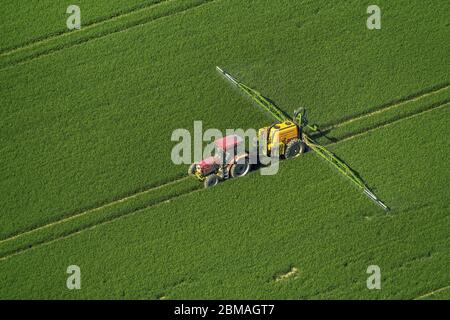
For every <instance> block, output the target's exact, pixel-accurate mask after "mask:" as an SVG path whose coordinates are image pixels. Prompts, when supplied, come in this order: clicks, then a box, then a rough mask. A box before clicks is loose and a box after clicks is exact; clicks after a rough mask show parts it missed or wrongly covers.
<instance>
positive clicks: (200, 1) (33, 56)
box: [0, 0, 220, 71]
mask: <svg viewBox="0 0 450 320" xmlns="http://www.w3.org/2000/svg"><path fill="white" fill-rule="evenodd" d="M175 1H177V0H165V1H162V2H158V3H157V4H154V5H152V6H149V7H146V8H143V9H140V10H137V11H133V12H129V13H127V14H124V15H121V16H118V17H114V18H111V19H108V20H105V21H103V22H99V23H96V24H91V25H90V26H89V27H86V28H82V29H80V30H79V31H72V32H69V33H63V34H61V35H59V36H56V37H53V38H49V39H46V40H42V41H41V42H40V43H39V44H41V45H44V44H46V43H47V42H51V41H57V40H59V39H64V38H66V37H70V36H71V35H74V36H78V35H80V36H81V38H79V39H75V40H74V41H69V42H67V43H64V44H62V45H61V44H58V43H55V44H54V45H53V46H52V47H50V48H47V49H45V50H42V51H37V52H30V53H29V54H27V55H24V56H23V57H19V58H17V59H13V60H12V61H6V62H5V61H1V59H0V71H1V70H5V69H10V68H13V67H15V66H18V65H22V64H25V63H28V62H30V61H34V60H37V59H40V58H43V57H46V56H49V55H52V54H54V53H57V52H59V51H62V50H64V49H68V48H72V47H76V46H81V45H84V44H86V43H88V42H91V41H94V40H98V39H102V38H105V37H108V36H110V35H114V34H118V33H122V32H126V31H129V30H131V29H133V28H137V27H141V26H144V25H147V24H149V23H153V22H155V21H158V20H162V19H166V18H170V17H172V16H176V15H180V14H183V13H186V12H188V11H191V10H193V9H196V8H199V7H201V6H204V5H207V4H211V3H214V2H217V1H220V0H190V1H192V3H191V4H190V5H188V6H187V7H186V8H184V9H183V6H185V4H182V5H181V7H178V6H176V7H174V8H169V9H168V10H169V12H168V13H167V14H161V15H156V16H154V17H152V16H151V13H150V14H149V16H147V17H144V18H143V17H141V18H138V19H137V20H136V21H133V22H127V20H125V21H123V22H122V23H125V24H126V25H125V26H122V27H119V28H116V29H115V28H114V26H110V27H109V29H108V30H106V31H98V34H94V35H91V36H84V37H83V35H82V34H81V33H82V32H89V31H91V30H94V29H95V27H97V26H102V25H103V24H107V23H111V22H114V21H116V20H120V19H126V18H127V17H129V16H130V15H132V14H136V13H140V12H143V11H151V10H153V9H155V8H157V7H159V6H163V5H170V4H172V3H176V2H175ZM170 9H172V10H170ZM130 21H132V20H130ZM127 23H128V24H127ZM86 30H87V31H86ZM39 44H35V45H31V46H25V47H23V48H18V49H15V51H14V52H11V53H9V54H3V55H0V58H5V57H8V56H10V55H13V54H14V53H20V52H21V51H24V50H26V49H33V48H36V50H39Z"/></svg>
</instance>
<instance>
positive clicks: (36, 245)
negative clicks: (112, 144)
mask: <svg viewBox="0 0 450 320" xmlns="http://www.w3.org/2000/svg"><path fill="white" fill-rule="evenodd" d="M202 190H203V189H200V188H199V189H196V190H192V191H189V192H185V193H181V194H178V195H176V196H173V197H171V198H169V199H166V200H163V201H160V202H157V203H155V204H152V205H149V206H145V207H142V208H139V209H136V210H133V211H131V212H128V213H125V214H122V215H120V216H117V217H114V218H112V219H108V220H104V221H102V222H100V223H95V224H92V225H90V226H88V227H83V228H80V229H79V230H76V231H74V232H70V233H67V234H66V235H63V236H61V237H56V238H54V239H51V240H46V241H42V242H39V243H34V244H32V245H31V246H29V247H27V248H23V249H19V250H16V251H13V252H11V253H8V254H6V255H3V256H0V262H1V261H5V260H7V259H9V258H11V257H14V256H17V255H19V254H21V253H24V252H26V251H29V250H32V249H35V248H39V247H41V246H45V245H49V244H52V243H54V242H57V241H60V240H64V239H68V238H71V237H73V236H76V235H78V234H81V233H83V232H85V231H89V230H92V229H95V228H97V227H99V226H102V225H106V224H110V223H112V222H114V221H116V220H119V219H123V218H128V217H131V216H134V215H136V214H138V213H140V212H142V211H144V210H147V209H149V208H156V207H159V206H160V205H163V204H165V203H167V202H170V201H172V200H175V199H178V198H182V197H185V196H188V195H191V194H193V193H197V192H199V191H202Z"/></svg>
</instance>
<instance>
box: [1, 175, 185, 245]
mask: <svg viewBox="0 0 450 320" xmlns="http://www.w3.org/2000/svg"><path fill="white" fill-rule="evenodd" d="M188 178H189V177H182V178H178V179H174V180H170V181H168V182H166V183H163V184H160V185H157V186H154V187H151V188H147V189H144V190H142V191H139V192H137V193H132V194H130V195H128V196H126V197H123V198H119V199H117V200H114V201H111V202H107V203H105V204H102V205H101V206H97V207H93V208H90V209H87V210H83V211H81V212H77V213H75V214H69V215H67V214H65V215H64V216H65V217H64V218H62V219H58V220H54V221H52V222H49V223H46V224H43V225H40V226H37V227H33V228H31V229H29V230H25V231H23V232H20V233H17V234H12V235H10V236H8V237H6V238H3V239H1V240H0V245H1V244H2V243H5V242H8V241H13V240H15V239H17V238H19V237H22V236H24V235H27V234H30V233H34V232H37V231H40V230H43V229H47V228H50V227H52V226H56V225H58V224H62V223H64V222H67V221H70V220H73V219H75V218H79V217H82V216H85V215H87V214H89V213H93V212H96V211H99V210H102V209H106V208H109V207H112V206H114V205H116V204H120V203H123V202H125V201H128V200H131V199H135V198H137V197H139V196H142V195H145V194H148V193H150V192H153V191H156V190H158V189H162V188H164V187H167V186H170V185H173V184H175V183H178V182H182V181H184V180H187V179H188Z"/></svg>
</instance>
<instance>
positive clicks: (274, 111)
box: [216, 67, 291, 122]
mask: <svg viewBox="0 0 450 320" xmlns="http://www.w3.org/2000/svg"><path fill="white" fill-rule="evenodd" d="M216 68H217V70H218V71H219V72H220V73H221V74H222V75H223V76H224V77H225V78H226V79H227V80H228V81H230V82H231V83H232V84H234V85H235V86H237V87H238V88H239V89H241V90H242V91H244V92H245V93H246V94H247V95H248V96H250V98H252V99H253V100H254V101H255V102H256V103H257V104H258V105H259V106H260V107H261V108H263V109H264V110H265V111H267V112H268V113H270V114H271V115H272V116H273V117H274V118H275V119H276V120H278V121H280V122H283V121H286V120H291V119H290V117H289V116H287V115H286V114H285V113H284V112H283V111H282V110H280V109H279V108H278V107H277V106H275V105H274V104H273V103H272V102H270V101H269V100H267V99H266V98H264V96H263V95H262V94H261V93H259V92H258V91H256V90H255V89H252V88H250V87H248V86H246V85H245V84H243V83H242V82H239V81H238V80H237V79H235V78H234V77H233V76H232V75H231V74H229V73H228V72H226V71H224V70H222V69H221V68H220V67H216Z"/></svg>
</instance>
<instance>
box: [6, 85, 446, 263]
mask: <svg viewBox="0 0 450 320" xmlns="http://www.w3.org/2000/svg"><path fill="white" fill-rule="evenodd" d="M448 87H450V86H445V88H448ZM442 90H443V88H440V89H439V90H435V91H434V92H435V93H436V92H440V91H442ZM430 94H431V93H430V92H428V93H426V94H423V95H421V97H425V96H429V95H430ZM417 99H419V98H418V97H415V98H413V99H412V100H411V101H416V100H417ZM404 104H405V101H403V102H401V103H399V104H397V106H398V105H404ZM449 104H450V101H448V100H445V101H444V102H441V103H439V104H435V105H433V106H432V107H429V108H427V109H425V110H419V111H418V112H416V113H413V114H410V115H407V116H404V117H399V118H397V119H394V120H392V121H389V122H387V123H383V124H382V125H379V126H375V127H372V128H369V129H367V130H364V131H361V132H358V133H355V134H350V135H348V136H345V137H343V138H342V139H340V140H338V141H336V142H331V143H328V144H325V145H327V146H331V145H336V144H339V143H341V142H345V141H348V140H351V139H354V138H357V137H360V136H363V135H365V134H367V133H370V132H373V131H375V130H378V129H382V128H385V127H389V126H391V125H394V124H396V123H399V122H402V121H405V120H408V119H412V118H415V117H418V116H420V115H423V114H425V113H429V112H431V111H434V110H438V109H442V108H445V107H447V106H449ZM392 107H393V106H390V107H388V108H389V109H391V108H392ZM389 109H386V110H389ZM380 112H381V111H377V112H376V113H371V114H372V115H375V114H379V113H380ZM365 117H367V116H364V117H361V115H358V116H357V117H356V118H358V119H362V118H365ZM344 122H347V123H349V120H348V119H347V120H344ZM337 125H339V124H337ZM188 178H189V177H183V178H178V179H174V180H171V181H168V182H166V183H164V184H161V185H158V186H155V187H152V188H149V189H146V190H143V191H140V192H137V193H134V194H131V195H129V196H126V197H124V198H121V199H118V200H115V201H112V202H109V203H105V204H103V205H101V206H99V207H94V208H91V209H88V210H85V211H82V212H80V213H77V214H74V215H70V216H68V217H65V218H63V219H59V220H55V221H53V222H50V223H48V224H45V225H41V226H39V227H36V228H33V229H30V230H27V231H24V232H21V233H18V234H15V235H13V236H10V237H7V238H4V239H2V240H0V245H1V244H3V243H5V242H9V241H14V240H16V239H18V238H20V237H22V236H24V235H28V234H31V233H35V232H39V231H42V230H45V229H48V228H50V227H52V226H56V225H60V224H63V223H65V222H68V221H71V220H73V219H75V218H79V217H83V216H85V215H87V214H89V213H94V212H96V211H99V210H101V209H104V208H107V207H112V206H114V205H116V204H119V203H123V202H125V201H127V200H130V199H134V198H137V197H139V196H141V195H144V194H147V193H150V192H151V191H155V190H158V189H161V188H163V187H166V186H170V185H172V184H175V183H178V182H182V181H183V180H187V179H188ZM201 190H202V189H198V190H194V191H190V192H186V193H182V194H179V195H175V196H172V197H170V198H169V199H165V200H162V201H160V202H157V203H155V204H152V205H150V206H146V207H143V208H139V209H137V210H136V209H133V210H131V211H129V212H125V213H124V214H121V215H119V216H116V217H113V218H112V219H110V220H105V221H102V222H100V223H97V224H93V225H90V226H88V227H85V228H81V229H80V230H77V231H75V232H72V233H68V234H67V235H64V236H62V237H57V238H54V239H52V240H48V241H43V242H42V243H39V244H31V245H32V246H31V247H28V248H24V249H21V250H17V251H15V252H12V253H10V254H9V253H8V254H6V255H3V256H0V261H4V260H6V259H8V258H9V257H13V256H15V255H18V254H20V253H23V252H26V251H28V250H30V249H32V248H36V247H40V246H42V245H45V244H47V243H53V242H55V241H58V240H63V239H66V238H68V237H70V236H72V235H76V234H80V233H81V232H83V231H85V230H91V229H93V228H95V227H96V226H99V225H104V224H106V223H110V222H113V221H115V220H117V219H121V218H125V217H128V216H130V215H134V214H136V213H138V212H141V211H143V210H146V209H148V208H153V207H156V206H159V205H161V204H163V203H166V202H168V201H171V200H173V199H177V198H180V197H182V196H187V195H189V194H192V193H195V192H199V191H201Z"/></svg>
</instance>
